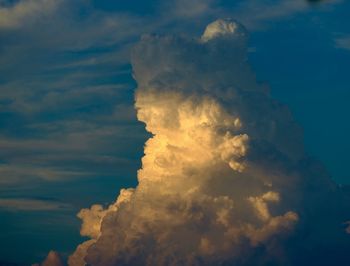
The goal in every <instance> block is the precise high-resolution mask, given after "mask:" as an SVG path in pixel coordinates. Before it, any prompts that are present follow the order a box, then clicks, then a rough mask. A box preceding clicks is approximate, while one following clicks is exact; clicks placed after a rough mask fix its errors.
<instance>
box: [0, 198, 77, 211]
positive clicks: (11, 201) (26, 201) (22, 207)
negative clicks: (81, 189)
mask: <svg viewBox="0 0 350 266" xmlns="http://www.w3.org/2000/svg"><path fill="white" fill-rule="evenodd" d="M71 208H72V206H71V205H69V204H67V203H62V202H58V201H54V200H43V199H30V198H0V210H6V211H57V210H70V209H71Z"/></svg>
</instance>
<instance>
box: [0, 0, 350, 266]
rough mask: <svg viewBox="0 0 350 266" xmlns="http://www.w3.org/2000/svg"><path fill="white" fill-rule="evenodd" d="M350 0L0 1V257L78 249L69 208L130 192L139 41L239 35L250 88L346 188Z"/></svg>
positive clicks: (136, 163)
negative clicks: (235, 27) (262, 87)
mask: <svg viewBox="0 0 350 266" xmlns="http://www.w3.org/2000/svg"><path fill="white" fill-rule="evenodd" d="M349 12H350V3H349V2H348V1H341V0H334V1H332V0H330V1H323V2H320V3H319V4H314V5H310V4H308V3H307V1H303V0H293V1H288V0H280V1H277V0H266V1H264V0H261V1H258V0H244V1H224V0H222V1H219V0H203V1H200V0H191V1H186V0H169V1H160V0H159V1H141V0H139V1H136V0H133V1H111V0H110V1H107V0H104V1H97V0H96V1H92V0H90V1H82V0H78V1H67V0H60V1H55V0H52V1H43V0H28V1H24V0H23V1H7V0H0V91H1V94H0V137H1V138H0V218H1V219H0V228H1V229H0V230H1V231H0V242H1V245H2V246H1V248H0V261H1V260H3V261H14V262H19V263H29V262H35V261H38V260H40V259H41V258H42V257H43V256H45V254H46V253H47V252H48V250H50V249H56V250H60V251H62V252H63V255H68V254H69V253H70V252H71V251H72V250H73V249H74V247H75V246H76V244H77V243H79V242H81V239H80V236H79V226H80V224H79V220H78V219H77V218H76V217H75V215H76V213H77V212H78V210H79V209H81V208H82V207H88V206H90V205H91V204H92V203H95V202H99V203H102V204H106V203H108V202H111V201H113V200H114V198H115V196H116V195H117V194H118V191H119V189H120V188H122V187H129V186H134V185H135V184H136V170H137V169H138V168H139V167H140V158H141V156H142V153H143V144H144V141H145V140H146V139H147V137H148V135H147V133H146V132H145V130H144V128H143V125H142V124H141V123H140V122H137V120H136V116H135V111H134V109H133V93H134V88H135V86H136V85H135V82H134V81H133V79H132V76H131V67H130V64H129V49H130V47H131V46H132V45H133V44H134V43H135V42H136V41H137V40H138V39H139V37H140V36H141V35H142V34H145V33H160V34H163V33H167V34H172V33H174V34H175V33H176V34H178V33H180V34H184V35H189V36H194V37H197V36H200V35H201V32H202V30H203V28H204V27H205V26H206V25H207V24H208V22H211V21H213V20H215V19H216V18H219V17H233V18H236V19H238V20H240V21H241V22H242V23H243V24H245V25H246V27H247V28H248V30H249V32H250V45H249V47H250V49H249V50H250V53H249V60H250V62H251V64H252V67H253V69H254V70H255V72H256V75H257V78H258V80H260V81H261V82H266V83H268V84H269V85H270V89H271V94H272V95H273V96H274V97H275V98H276V99H278V100H279V101H281V102H282V103H285V104H287V105H288V106H289V108H290V110H291V111H292V113H293V115H294V117H295V119H296V120H297V121H298V123H300V125H301V126H302V128H303V129H304V134H305V146H306V149H307V152H308V153H309V154H310V155H311V156H313V157H316V158H318V159H319V160H321V161H322V162H323V163H324V164H325V166H326V167H327V169H328V170H329V172H330V174H331V175H332V177H333V179H334V180H335V181H337V182H338V183H341V184H350V176H349V171H348V168H347V166H348V165H349V164H350V156H348V150H350V141H349V138H348V136H349V135H350V126H349V118H348V116H349V114H350V105H349V104H348V99H350V85H349V84H350V75H349V73H348V71H349V69H350V30H349V28H350V27H349V26H350V18H349V16H348V14H349Z"/></svg>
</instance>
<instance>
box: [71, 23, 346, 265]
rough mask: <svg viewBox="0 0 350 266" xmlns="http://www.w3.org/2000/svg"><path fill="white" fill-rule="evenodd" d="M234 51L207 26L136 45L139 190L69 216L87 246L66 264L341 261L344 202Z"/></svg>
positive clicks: (241, 43)
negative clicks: (78, 223) (189, 34)
mask: <svg viewBox="0 0 350 266" xmlns="http://www.w3.org/2000/svg"><path fill="white" fill-rule="evenodd" d="M246 42H247V33H246V30H245V29H244V27H243V26H242V25H240V24H239V23H237V22H236V21H234V20H217V21H215V22H213V23H211V24H210V25H208V27H207V28H206V30H205V32H204V34H203V35H202V37H201V38H198V39H197V38H184V37H172V36H165V37H159V36H144V37H143V38H142V39H141V41H140V42H139V44H137V45H136V47H135V48H134V51H133V56H132V65H133V70H134V78H135V79H136V81H137V83H138V88H137V91H136V103H135V106H136V109H137V117H138V119H139V120H140V121H142V122H144V123H145V125H146V130H147V131H149V132H150V133H151V134H152V137H151V138H150V139H149V140H148V141H147V142H146V145H145V150H144V153H145V156H144V157H143V158H142V168H141V169H140V170H139V171H138V181H139V184H138V186H137V187H136V188H135V189H122V190H121V192H120V195H119V196H118V199H117V200H116V202H115V203H113V204H112V205H110V206H109V207H108V208H106V209H104V208H103V207H102V206H100V205H94V206H92V207H91V208H90V209H83V210H81V212H80V213H79V214H78V216H79V217H80V218H81V219H82V221H83V224H82V228H81V234H82V235H84V236H88V237H90V238H91V240H89V241H86V242H84V243H83V244H81V245H79V246H78V247H77V249H76V251H75V253H74V254H73V255H72V256H70V258H69V265H71V266H78V265H86V264H88V265H99V266H112V265H151V266H153V265H303V264H308V265H322V263H327V259H328V260H329V259H334V258H335V256H336V257H337V259H338V261H341V260H343V261H345V260H347V259H349V255H347V254H349V253H348V251H349V248H350V245H349V244H350V241H349V234H347V233H346V221H348V220H349V218H350V208H348V206H347V204H348V201H346V198H345V193H343V191H342V188H340V187H338V186H337V185H335V184H334V183H333V182H332V181H331V179H330V178H329V176H328V174H327V172H326V171H325V170H324V169H323V167H322V165H320V164H319V163H317V162H315V161H313V160H311V159H309V158H308V157H307V156H306V155H305V153H304V150H303V140H302V132H301V129H300V128H299V127H298V125H297V124H296V123H295V122H294V120H293V118H292V116H291V114H290V112H289V111H288V109H287V108H286V107H285V106H283V105H281V104H279V103H278V102H276V101H274V100H273V99H271V97H270V96H269V92H268V88H267V87H266V86H264V85H261V84H259V83H257V82H256V79H255V75H254V73H253V72H252V70H251V69H250V66H249V64H248V63H247V54H246V49H247V47H246ZM335 250H336V252H335ZM316 254H319V255H317V256H318V257H317V256H316ZM323 254H324V256H325V258H326V259H321V260H320V261H319V262H318V263H317V264H312V263H311V264H310V262H314V261H315V260H317V259H318V258H320V257H322V256H323ZM339 259H340V260H339ZM325 265H328V264H325ZM338 265H342V264H338Z"/></svg>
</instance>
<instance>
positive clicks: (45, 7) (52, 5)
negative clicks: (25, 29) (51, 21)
mask: <svg viewBox="0 0 350 266" xmlns="http://www.w3.org/2000/svg"><path fill="white" fill-rule="evenodd" d="M60 2H62V1H61V0H21V1H18V2H17V1H16V2H15V3H14V4H13V5H8V6H1V3H0V30H1V29H13V28H19V27H22V26H24V25H28V24H30V23H32V22H34V21H36V20H38V19H45V18H46V19H47V18H48V17H49V15H50V14H51V13H53V12H54V11H55V10H56V8H57V7H58V6H59V4H60ZM5 3H6V2H5Z"/></svg>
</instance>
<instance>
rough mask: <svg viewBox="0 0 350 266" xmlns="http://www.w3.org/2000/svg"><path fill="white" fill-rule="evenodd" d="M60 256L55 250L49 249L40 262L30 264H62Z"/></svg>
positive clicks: (49, 265)
mask: <svg viewBox="0 0 350 266" xmlns="http://www.w3.org/2000/svg"><path fill="white" fill-rule="evenodd" d="M63 265H64V263H63V262H62V259H61V256H60V255H59V254H58V253H57V252H56V251H53V250H51V251H50V252H49V254H48V255H47V257H46V259H45V260H44V261H43V262H42V263H41V264H33V265H32V266H63Z"/></svg>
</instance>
